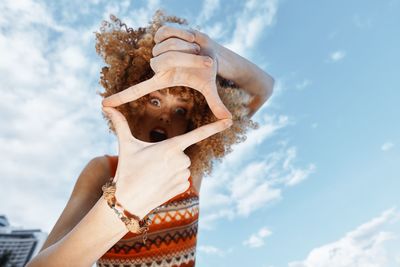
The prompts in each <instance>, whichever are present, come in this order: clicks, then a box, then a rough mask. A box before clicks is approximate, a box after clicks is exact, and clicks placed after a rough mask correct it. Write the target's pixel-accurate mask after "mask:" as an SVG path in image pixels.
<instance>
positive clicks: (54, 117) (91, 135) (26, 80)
mask: <svg viewBox="0 0 400 267" xmlns="http://www.w3.org/2000/svg"><path fill="white" fill-rule="evenodd" d="M0 13H1V14H2V17H1V20H2V28H1V29H0V51H1V55H2V56H1V57H0V79H1V80H2V85H1V90H2V99H1V105H0V113H1V114H2V117H3V116H4V117H3V118H5V119H6V120H7V123H6V124H5V123H3V124H2V125H0V133H1V135H0V147H1V148H2V152H3V153H2V155H1V156H0V157H1V159H0V175H1V177H2V183H3V186H4V188H7V190H4V191H3V192H2V197H3V198H4V199H7V201H1V202H0V210H2V212H3V213H4V214H6V215H7V216H8V217H9V220H10V222H11V223H12V224H13V225H23V226H24V227H38V228H42V229H43V230H45V231H49V230H50V229H51V227H52V226H53V225H54V222H55V220H56V219H57V218H58V216H59V215H60V213H61V211H62V209H63V207H64V206H65V204H66V202H67V200H68V197H69V194H70V192H71V190H72V187H73V185H74V183H75V180H76V178H77V176H78V175H79V172H80V170H82V168H83V167H84V165H85V164H86V163H87V162H88V161H89V160H90V158H92V157H94V156H98V155H102V154H104V153H105V152H106V151H107V152H108V153H110V151H115V148H114V147H113V146H112V145H113V144H112V145H111V144H110V142H109V141H108V137H107V134H106V133H107V132H108V131H107V126H106V123H105V122H104V121H103V119H102V117H101V111H100V106H101V105H100V101H101V100H100V97H99V96H97V95H96V93H95V92H96V89H98V88H99V86H98V81H97V79H98V76H99V74H98V73H99V71H100V67H101V65H99V64H98V62H97V60H98V59H97V58H93V56H92V55H93V54H94V44H93V41H94V35H93V33H92V32H93V29H92V27H91V26H90V24H89V23H90V22H89V23H88V24H87V25H85V24H82V25H80V26H79V27H77V26H73V27H72V26H67V25H64V24H60V23H59V21H56V20H55V19H54V16H53V13H52V10H51V9H49V8H48V7H47V6H46V5H45V4H43V3H41V2H34V1H28V0H26V1H1V3H0ZM77 13H79V12H77ZM15 18H18V23H15ZM97 19H98V18H97ZM94 20H96V18H94ZM3 22H4V23H3ZM98 22H100V19H99V20H98V21H97V23H98ZM93 24H94V23H93ZM88 33H90V35H89V34H88ZM5 51H6V52H5ZM27 205H29V209H26V207H27ZM39 214H40V216H38V215H39Z"/></svg>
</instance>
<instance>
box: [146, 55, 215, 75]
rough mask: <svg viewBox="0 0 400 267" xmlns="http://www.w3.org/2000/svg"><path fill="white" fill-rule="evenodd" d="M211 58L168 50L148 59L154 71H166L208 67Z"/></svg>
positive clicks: (210, 63)
mask: <svg viewBox="0 0 400 267" xmlns="http://www.w3.org/2000/svg"><path fill="white" fill-rule="evenodd" d="M212 62H213V60H212V58H211V57H209V56H199V55H193V54H187V53H182V52H178V51H168V52H165V53H163V54H161V55H158V56H157V57H153V58H151V59H150V66H151V68H152V69H153V71H154V72H161V71H166V70H169V69H172V68H178V67H179V68H209V67H210V65H212Z"/></svg>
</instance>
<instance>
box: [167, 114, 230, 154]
mask: <svg viewBox="0 0 400 267" xmlns="http://www.w3.org/2000/svg"><path fill="white" fill-rule="evenodd" d="M231 125H232V120H231V119H223V120H218V121H216V122H213V123H210V124H207V125H204V126H201V127H199V128H197V129H195V130H193V131H191V132H188V133H186V134H183V135H180V136H177V137H173V138H171V139H170V140H171V142H174V143H175V144H177V146H178V147H179V149H181V150H182V151H183V150H185V149H186V148H187V147H189V146H191V145H193V144H195V143H197V142H200V141H201V140H204V139H206V138H207V137H210V136H211V135H214V134H216V133H219V132H222V131H223V130H225V129H227V128H229V127H230V126H231Z"/></svg>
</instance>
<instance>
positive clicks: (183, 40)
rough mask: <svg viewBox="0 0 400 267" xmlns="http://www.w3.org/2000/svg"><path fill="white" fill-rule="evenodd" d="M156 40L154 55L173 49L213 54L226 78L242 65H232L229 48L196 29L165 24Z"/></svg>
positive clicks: (157, 33)
mask: <svg viewBox="0 0 400 267" xmlns="http://www.w3.org/2000/svg"><path fill="white" fill-rule="evenodd" d="M154 42H155V43H156V45H155V46H154V48H153V56H154V57H156V56H158V55H160V54H162V53H165V52H167V51H171V50H174V51H181V52H185V53H191V54H197V55H203V56H204V55H213V57H214V58H215V60H216V61H217V62H218V64H217V74H218V75H220V76H222V77H224V78H227V76H231V74H232V71H233V69H238V68H241V67H242V66H241V65H237V66H230V64H229V62H226V61H232V62H234V60H233V59H232V58H231V56H232V55H230V54H229V53H226V51H224V50H227V48H225V47H224V46H222V45H220V44H218V43H217V42H215V41H214V40H213V39H211V38H210V37H209V36H208V35H207V34H205V33H202V32H200V31H198V30H195V29H183V28H176V27H173V26H169V25H164V26H162V27H160V28H159V29H158V30H157V32H156V34H155V35H154ZM223 55H224V56H223Z"/></svg>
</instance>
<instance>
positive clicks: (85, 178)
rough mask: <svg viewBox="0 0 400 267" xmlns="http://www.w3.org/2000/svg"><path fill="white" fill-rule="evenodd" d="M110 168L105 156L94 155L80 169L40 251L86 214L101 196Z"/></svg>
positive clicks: (62, 235) (59, 237) (71, 227)
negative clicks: (69, 194) (63, 206)
mask: <svg viewBox="0 0 400 267" xmlns="http://www.w3.org/2000/svg"><path fill="white" fill-rule="evenodd" d="M109 175H110V170H109V166H108V162H107V158H106V157H105V156H101V157H96V158H93V159H92V160H90V161H89V163H88V164H87V165H86V166H85V168H84V169H83V170H82V172H81V174H80V175H79V177H78V179H77V181H76V183H75V186H74V189H73V191H72V193H71V196H70V198H69V200H68V203H67V204H66V206H65V208H64V210H63V212H62V213H61V215H60V217H59V218H58V220H57V222H56V224H55V225H54V227H53V229H52V230H51V232H50V234H49V236H48V237H47V240H46V241H45V243H44V244H43V247H42V248H41V251H42V250H44V249H45V248H47V247H49V246H51V245H53V244H54V243H56V242H57V241H59V240H60V239H61V238H63V237H64V236H65V235H66V234H67V233H68V232H70V231H71V230H72V229H73V228H74V227H75V225H77V224H78V223H79V221H80V220H81V219H82V218H83V217H84V216H85V215H86V214H87V212H88V211H89V210H90V209H91V208H92V207H93V205H94V204H95V203H96V202H97V200H98V199H99V197H100V196H101V186H102V185H103V184H104V183H105V182H106V181H107V180H108V179H109V177H110V176H109Z"/></svg>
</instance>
